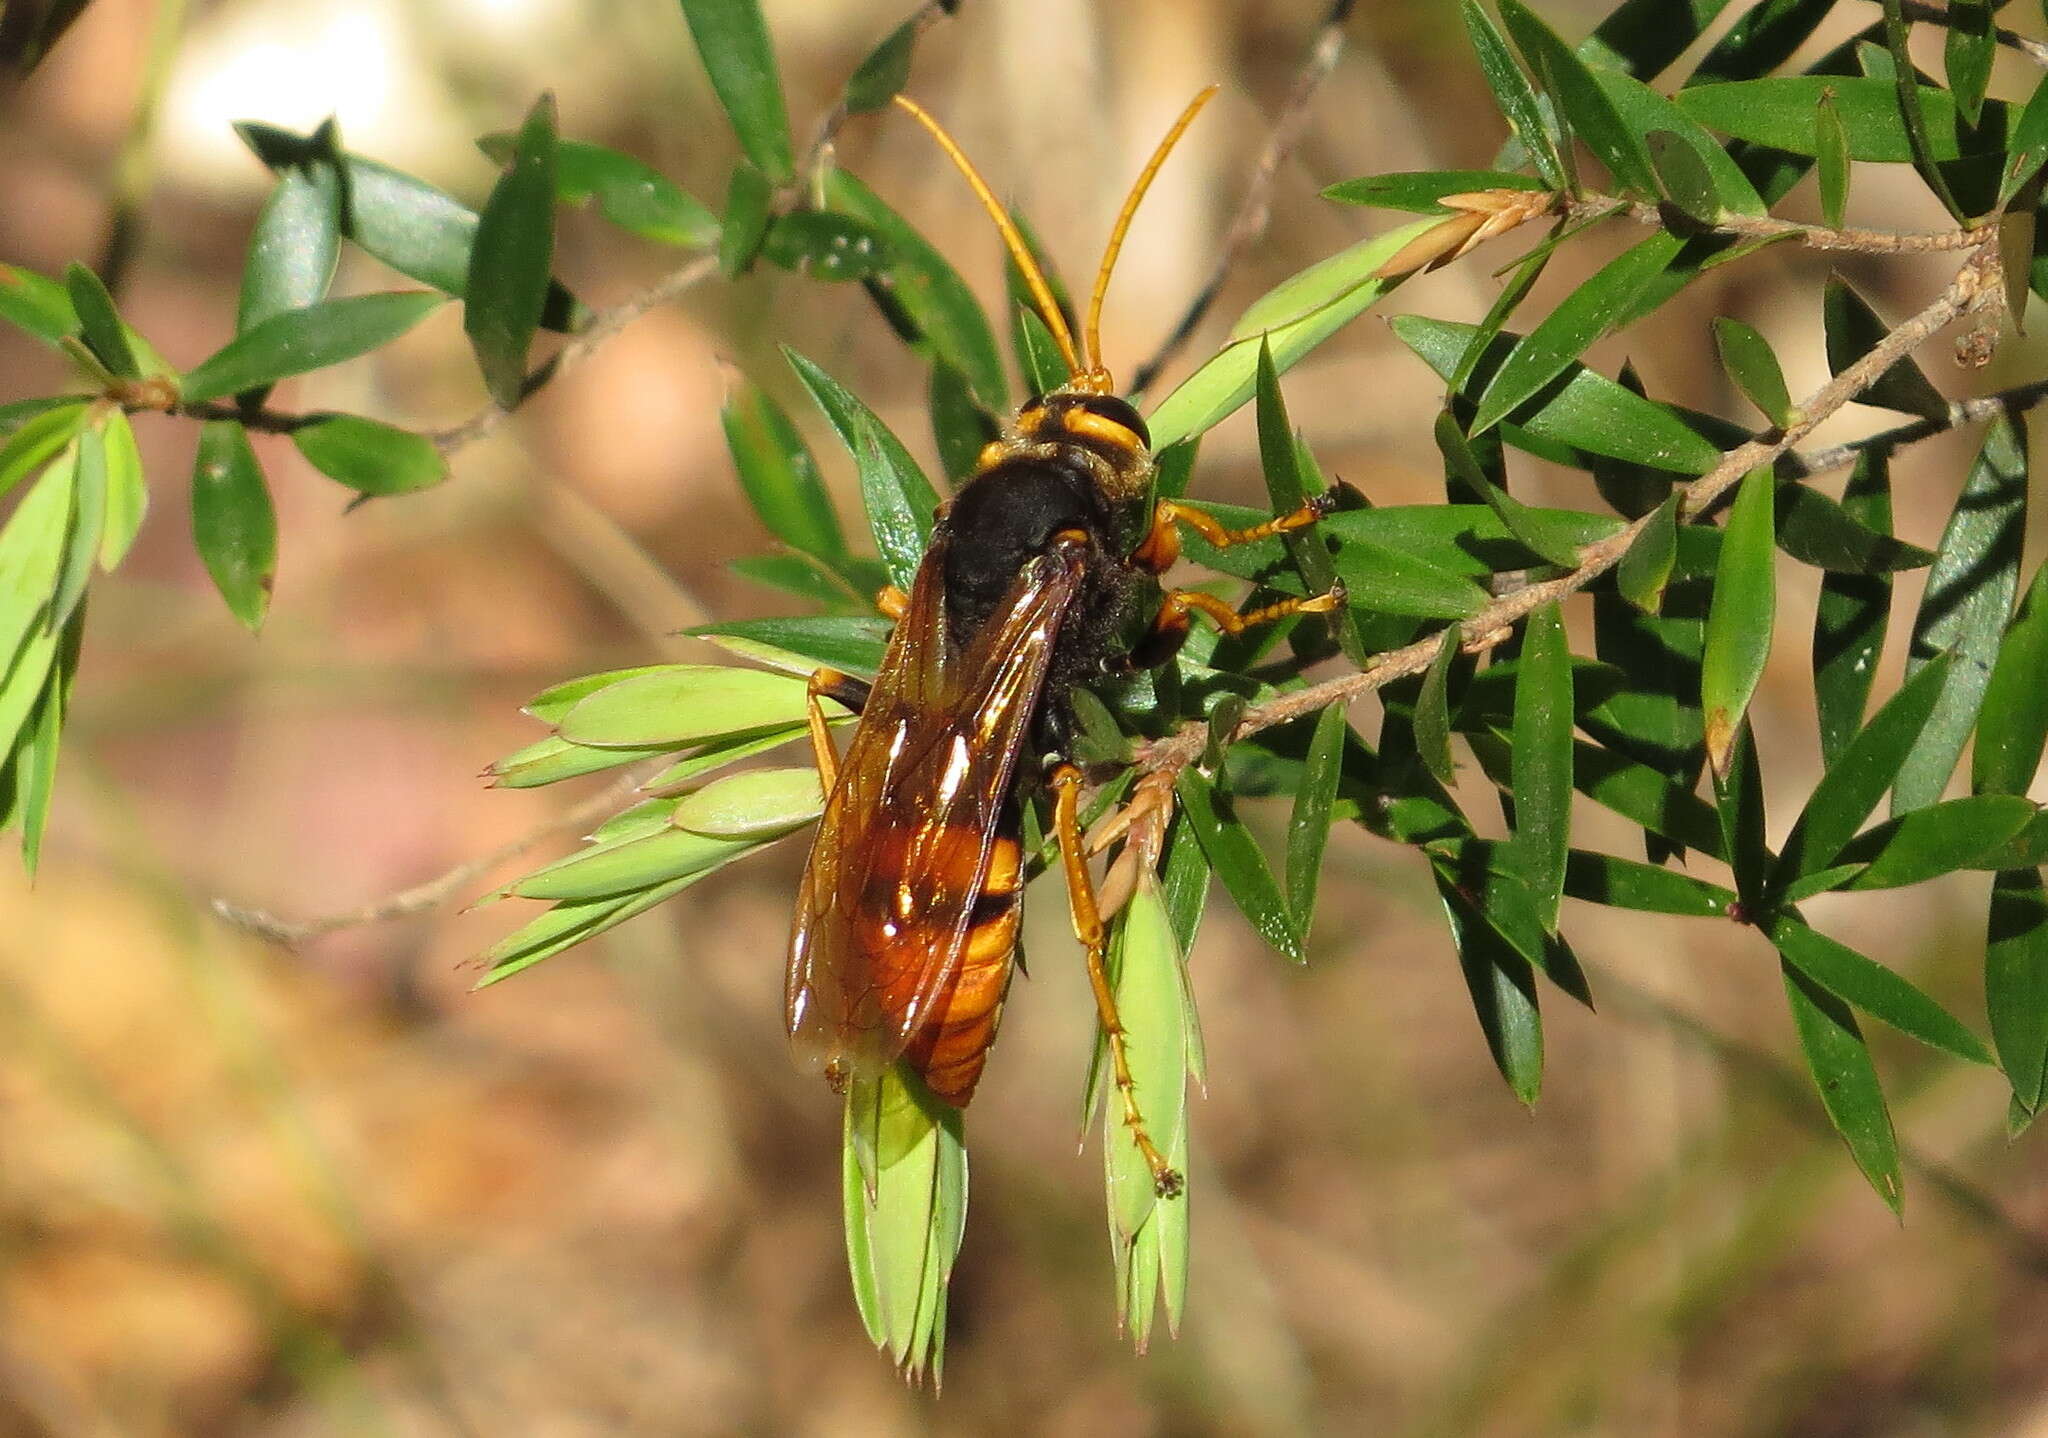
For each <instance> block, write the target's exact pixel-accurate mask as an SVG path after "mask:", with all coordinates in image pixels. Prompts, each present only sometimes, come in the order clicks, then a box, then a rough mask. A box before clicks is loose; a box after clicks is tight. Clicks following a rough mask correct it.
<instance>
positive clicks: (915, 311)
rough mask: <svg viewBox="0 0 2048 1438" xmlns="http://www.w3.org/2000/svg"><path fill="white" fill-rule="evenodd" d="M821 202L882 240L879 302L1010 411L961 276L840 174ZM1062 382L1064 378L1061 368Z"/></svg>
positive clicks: (979, 391)
mask: <svg viewBox="0 0 2048 1438" xmlns="http://www.w3.org/2000/svg"><path fill="white" fill-rule="evenodd" d="M825 200H826V203H827V204H829V205H830V206H831V207H832V208H833V209H834V210H837V211H839V212H840V213H841V214H845V215H851V216H852V217H853V218H855V219H856V220H860V221H863V222H864V223H866V224H867V225H869V226H870V227H872V228H873V229H874V231H875V232H876V233H877V234H879V235H880V236H881V237H882V240H883V243H884V246H885V249H886V251H887V254H888V260H889V263H888V268H887V270H886V272H885V273H884V274H882V275H880V276H878V277H877V278H876V280H875V282H874V287H875V288H876V289H877V290H878V291H879V294H880V297H881V298H885V299H886V300H887V301H889V302H891V303H893V304H894V305H896V306H898V307H900V309H901V311H902V313H903V314H904V315H906V316H908V318H909V321H910V323H911V325H912V326H913V327H914V328H915V329H916V330H917V331H918V333H919V334H921V335H922V336H923V338H924V340H925V342H926V343H928V344H929V345H930V347H931V349H932V351H933V353H935V354H936V355H937V356H938V357H939V358H941V359H943V360H945V361H946V362H947V363H948V364H950V365H952V366H953V367H954V368H955V369H957V370H959V371H960V372H961V373H962V374H964V375H966V376H967V378H968V381H969V383H971V384H972V385H973V386H974V393H975V394H976V395H977V396H978V397H979V398H980V400H981V402H982V403H983V404H985V405H987V406H988V407H989V408H990V409H993V410H999V411H1000V410H1007V409H1008V408H1009V402H1010V401H1009V385H1008V383H1007V381H1006V380H1005V379H1004V377H1003V358H1002V351H1001V350H999V349H998V348H997V347H996V337H995V331H993V330H992V329H990V328H989V323H988V316H987V315H986V314H985V313H983V311H982V308H981V302H980V301H979V300H977V299H975V297H974V291H973V290H972V289H970V288H969V287H968V285H967V282H966V281H965V280H963V279H961V278H960V273H959V271H958V270H955V269H954V268H953V266H952V265H951V264H950V263H949V262H948V261H947V259H946V257H945V256H944V255H943V254H941V253H940V252H939V250H938V249H937V247H935V246H934V245H933V244H932V242H931V241H930V240H927V239H926V238H925V237H924V236H923V235H921V234H919V233H918V231H917V230H916V229H915V228H914V227H913V226H912V225H911V224H910V222H909V221H908V220H905V219H904V218H903V217H902V216H901V215H899V214H897V213H896V211H894V210H892V209H891V208H889V206H888V205H886V204H884V203H883V202H882V200H881V197H880V196H878V195H876V194H875V192H874V191H873V190H870V189H869V188H868V187H867V186H866V185H863V184H862V183H861V182H860V181H859V180H857V179H855V178H854V177H853V176H851V175H849V174H847V173H846V172H845V171H844V170H833V171H831V172H830V173H829V174H827V175H826V177H825ZM1060 378H1061V379H1065V378H1066V367H1065V366H1064V365H1062V366H1061V367H1060Z"/></svg>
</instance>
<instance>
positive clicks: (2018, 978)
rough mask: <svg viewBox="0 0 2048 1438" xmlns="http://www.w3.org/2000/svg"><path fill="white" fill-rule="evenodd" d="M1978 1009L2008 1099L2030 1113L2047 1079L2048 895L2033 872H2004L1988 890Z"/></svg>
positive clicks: (2020, 870)
mask: <svg viewBox="0 0 2048 1438" xmlns="http://www.w3.org/2000/svg"><path fill="white" fill-rule="evenodd" d="M1984 1006H1985V1008H1986V1010H1987V1011H1988V1012H1989V1014H1990V1016H1991V1041H1992V1043H1993V1044H1995V1045H1996V1046H1997V1048H1998V1061H1999V1064H2000V1066H2001V1067H2003V1068H2004V1069H2005V1074H2006V1077H2007V1079H2009V1080H2010V1081H2011V1083H2012V1092H2013V1098H2014V1099H2015V1100H2016V1101H2017V1102H2018V1103H2019V1104H2020V1105H2021V1107H2023V1108H2025V1109H2026V1110H2027V1112H2029V1113H2033V1112H2035V1111H2037V1110H2038V1109H2039V1108H2040V1107H2041V1101H2042V1098H2043V1096H2044V1078H2048V892H2044V891H2043V889H2042V885H2041V871H2040V870H2039V869H2014V870H2009V871H2007V872H2005V873H2002V874H2000V875H1999V876H1998V878H1997V880H1996V881H1995V882H1994V883H1993V885H1992V888H1991V913H1990V918H1989V923H1988V928H1987V932H1986V937H1985V944H1984Z"/></svg>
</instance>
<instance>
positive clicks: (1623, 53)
mask: <svg viewBox="0 0 2048 1438" xmlns="http://www.w3.org/2000/svg"><path fill="white" fill-rule="evenodd" d="M1727 5H1728V0H1679V3H1678V4H1675V5H1674V4H1672V3H1671V0H1623V3H1621V4H1619V5H1617V6H1615V7H1614V8H1613V9H1612V10H1611V11H1609V12H1608V15H1607V18H1606V19H1605V20H1602V21H1601V22H1600V24H1599V27H1598V28H1597V29H1595V30H1594V31H1593V33H1592V34H1591V35H1588V36H1587V37H1586V38H1585V39H1584V40H1582V41H1580V42H1579V58H1580V59H1582V60H1584V61H1585V62H1586V63H1587V64H1589V65H1592V66H1595V67H1596V69H1595V71H1594V73H1595V74H1600V73H1602V70H1601V69H1600V68H1598V67H1606V68H1608V69H1614V70H1626V71H1627V72H1628V73H1629V74H1631V75H1636V76H1640V77H1642V78H1645V79H1648V78H1651V77H1653V76H1655V75H1657V74H1658V73H1659V72H1660V71H1662V70H1663V69H1664V67H1665V66H1667V65H1669V64H1670V63H1671V62H1672V61H1673V60H1676V59H1677V58H1678V57H1679V56H1680V55H1682V54H1684V53H1685V51H1686V50H1687V48H1689V47H1690V46H1691V45H1692V42H1693V41H1695V40H1697V39H1699V37H1700V36H1701V35H1702V34H1704V33H1705V32H1706V29H1707V27H1708V26H1709V25H1712V24H1713V23H1714V20H1715V18H1716V17H1717V16H1719V15H1720V13H1721V12H1722V10H1724V9H1726V8H1727ZM1738 23H1739V22H1738Z"/></svg>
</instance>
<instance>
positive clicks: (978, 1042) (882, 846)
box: [861, 806, 1023, 1107]
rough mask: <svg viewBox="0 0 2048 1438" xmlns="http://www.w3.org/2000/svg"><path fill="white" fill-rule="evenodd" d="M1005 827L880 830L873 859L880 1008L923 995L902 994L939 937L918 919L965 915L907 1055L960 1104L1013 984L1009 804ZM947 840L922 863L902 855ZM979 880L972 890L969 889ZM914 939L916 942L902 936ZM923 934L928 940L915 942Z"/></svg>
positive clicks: (868, 928) (869, 913)
mask: <svg viewBox="0 0 2048 1438" xmlns="http://www.w3.org/2000/svg"><path fill="white" fill-rule="evenodd" d="M1006 808H1007V809H1008V812H1007V813H1006V814H1005V817H1004V821H1003V826H1002V828H1001V829H1000V830H999V831H998V832H997V833H996V834H995V836H994V837H993V838H989V837H988V836H987V835H984V834H981V833H975V832H968V831H966V830H964V829H962V828H960V827H958V826H947V825H939V826H921V825H910V826H906V827H905V828H903V829H901V830H900V831H891V832H888V833H885V834H881V835H877V836H876V838H875V840H874V841H873V842H874V844H875V847H876V851H877V852H876V854H875V864H874V868H873V870H872V872H871V875H870V879H869V884H870V888H869V891H868V895H867V898H868V902H867V903H866V904H865V905H864V906H863V907H864V911H865V912H864V915H863V922H862V934H861V937H862V939H863V940H864V942H865V946H866V947H867V948H868V949H869V952H870V955H871V961H872V966H873V971H874V974H875V977H876V979H877V981H878V986H879V988H880V990H881V996H882V1007H883V1008H884V1009H885V1010H887V1011H888V1012H890V1013H891V1014H892V1015H896V1014H901V1013H902V1012H903V1010H904V1009H906V1008H907V1007H908V1006H910V1005H911V1004H912V1003H914V1002H916V1000H917V998H918V995H916V994H915V993H904V992H902V988H903V986H904V985H905V984H908V983H912V982H915V981H916V980H917V978H918V977H919V976H920V974H921V973H922V972H923V971H924V970H925V967H926V966H925V963H924V961H923V958H922V955H923V954H925V953H926V952H927V944H928V943H931V942H938V941H939V940H940V936H938V935H926V934H924V933H923V932H922V931H921V928H920V924H921V922H922V923H929V922H931V916H934V915H938V914H946V915H952V914H958V913H960V912H961V911H962V910H963V909H964V910H965V911H966V914H967V923H966V928H965V930H964V932H963V933H962V935H961V939H960V955H959V959H958V962H957V963H955V964H953V965H952V966H951V970H952V972H951V976H950V977H949V978H948V980H947V981H946V982H945V983H944V984H943V985H942V986H941V987H940V988H939V989H938V990H937V991H936V992H935V993H934V994H933V995H932V996H931V998H930V1000H929V1001H928V1002H927V1004H926V1005H925V1007H924V1012H923V1013H921V1014H919V1015H918V1016H917V1017H916V1019H915V1021H914V1023H915V1026H914V1027H913V1028H912V1030H911V1032H910V1036H909V1040H908V1042H907V1043H906V1044H905V1046H904V1050H903V1057H904V1058H905V1059H906V1060H908V1061H909V1062H910V1064H911V1065H912V1066H913V1067H915V1068H916V1069H917V1070H918V1071H919V1072H920V1073H921V1074H923V1076H924V1081H925V1083H926V1085H927V1086H928V1087H929V1088H930V1089H931V1091H932V1092H933V1093H934V1094H936V1095H938V1096H939V1097H940V1098H942V1099H944V1100H945V1101H946V1102H947V1103H950V1104H953V1105H954V1106H956V1107H964V1106H965V1105H966V1103H967V1101H968V1100H969V1099H970V1098H972V1097H974V1086H975V1084H976V1083H977V1082H978V1081H979V1080H980V1078H981V1069H982V1065H983V1064H984V1063H985V1062H986V1061H987V1059H988V1050H989V1045H990V1044H992V1043H994V1042H995V1037H996V1022H997V1020H998V1019H999V1018H1000V1017H1001V1016H1002V1010H1003V996H1004V995H1005V994H1006V993H1007V992H1008V991H1009V987H1010V959H1011V955H1012V954H1014V953H1015V952H1016V948H1017V925H1018V920H1019V918H1020V917H1021V913H1022V903H1021V901H1022V898H1023V894H1022V884H1023V875H1022V873H1021V872H1020V869H1019V863H1018V859H1019V848H1018V843H1017V816H1016V812H1015V809H1014V807H1011V806H1006ZM985 839H986V840H987V842H988V844H989V852H988V872H987V873H986V875H984V876H981V880H980V883H979V885H978V886H976V884H975V881H976V872H975V871H976V869H977V868H978V864H977V860H978V859H979V858H980V855H981V847H982V843H983V841H984V840H985ZM925 845H932V846H943V847H942V849H941V850H940V851H939V852H938V853H936V854H934V855H928V856H925V857H923V858H922V859H921V861H920V862H916V863H909V862H905V861H906V860H907V859H908V857H909V855H908V853H907V851H908V849H909V848H910V847H911V846H925ZM903 873H920V874H923V875H925V876H927V877H926V879H925V883H926V885H927V891H924V892H918V891H914V890H912V889H910V888H908V887H906V886H904V885H902V884H901V883H900V882H899V881H898V880H897V879H895V878H894V877H893V876H894V875H899V874H903ZM970 887H973V888H974V892H973V893H972V894H969V893H966V892H964V891H965V890H966V889H968V888H970ZM906 939H910V940H911V942H905V940H906ZM918 940H924V942H918Z"/></svg>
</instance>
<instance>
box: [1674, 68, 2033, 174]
mask: <svg viewBox="0 0 2048 1438" xmlns="http://www.w3.org/2000/svg"><path fill="white" fill-rule="evenodd" d="M1914 93H1915V95H1916V97H1917V99H1918V101H1919V109H1920V114H1921V116H1922V117H1923V118H1924V119H1925V121H1926V125H1927V137H1928V143H1929V153H1930V154H1931V155H1932V156H1933V158H1934V159H1936V160H1954V159H1957V158H1959V157H1961V156H1963V155H1965V154H1972V153H1975V154H1983V153H1989V152H1990V151H1992V150H1994V149H1997V148H2000V146H1999V145H1998V142H1997V141H1996V140H1993V139H1991V138H1990V136H1992V135H2002V134H2003V133H2004V128H2005V126H2004V120H2005V107H2004V105H2003V104H2002V103H2001V102H1997V101H1993V102H1992V103H1990V104H1989V105H1987V106H1986V107H1985V108H1986V110H1987V115H1986V122H1987V123H1986V126H1985V134H1984V135H1983V136H1981V137H1980V136H1979V135H1978V134H1976V133H1975V132H1972V131H1970V130H1967V129H1964V128H1963V127H1961V126H1959V125H1958V124H1957V115H1956V106H1955V101H1954V99H1953V98H1952V97H1951V96H1950V95H1949V93H1948V92H1947V91H1946V90H1937V89H1933V88H1931V87H1929V86H1926V85H1921V86H1917V87H1915V91H1914ZM1823 94H1829V95H1832V96H1833V98H1834V106H1835V111H1836V113H1837V114H1838V115H1839V116H1840V117H1841V123H1842V130H1843V132H1844V133H1845V134H1846V135H1847V136H1848V139H1849V158H1850V159H1852V160H1868V161H1874V162H1877V163H1880V164H1905V163H1907V162H1909V161H1911V160H1912V158H1913V147H1912V142H1911V141H1910V140H1909V139H1908V138H1907V135H1906V126H1905V123H1904V120H1903V116H1902V110H1901V107H1900V103H1899V93H1898V90H1897V88H1896V87H1895V86H1894V85H1893V83H1892V81H1890V80H1888V79H1885V80H1877V79H1865V78H1860V77H1856V76H1849V75H1784V76H1772V77H1769V78H1766V79H1761V80H1737V81H1734V82H1732V83H1729V84H1723V85H1693V86H1690V87H1688V88H1687V89H1684V90H1681V91H1679V92H1678V95H1677V97H1676V99H1677V104H1678V108H1679V109H1681V110H1683V111H1685V113H1686V114H1688V115H1690V116H1692V117H1693V119H1695V120H1697V121H1699V122H1700V123H1701V124H1702V125H1705V126H1706V127H1707V128H1709V129H1712V130H1719V131H1720V132H1721V133H1722V134H1724V135H1733V136H1734V137H1735V138H1737V139H1739V140H1747V141H1749V142H1750V143H1751V144H1755V145H1768V146H1770V147H1771V148H1772V149H1775V150H1789V151H1791V152H1792V153H1793V154H1795V155H1811V154H1813V153H1815V151H1816V149H1817V144H1816V137H1815V134H1814V118H1813V117H1814V112H1815V110H1816V108H1817V107H1818V106H1819V104H1820V99H1821V96H1822V95H1823Z"/></svg>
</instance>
